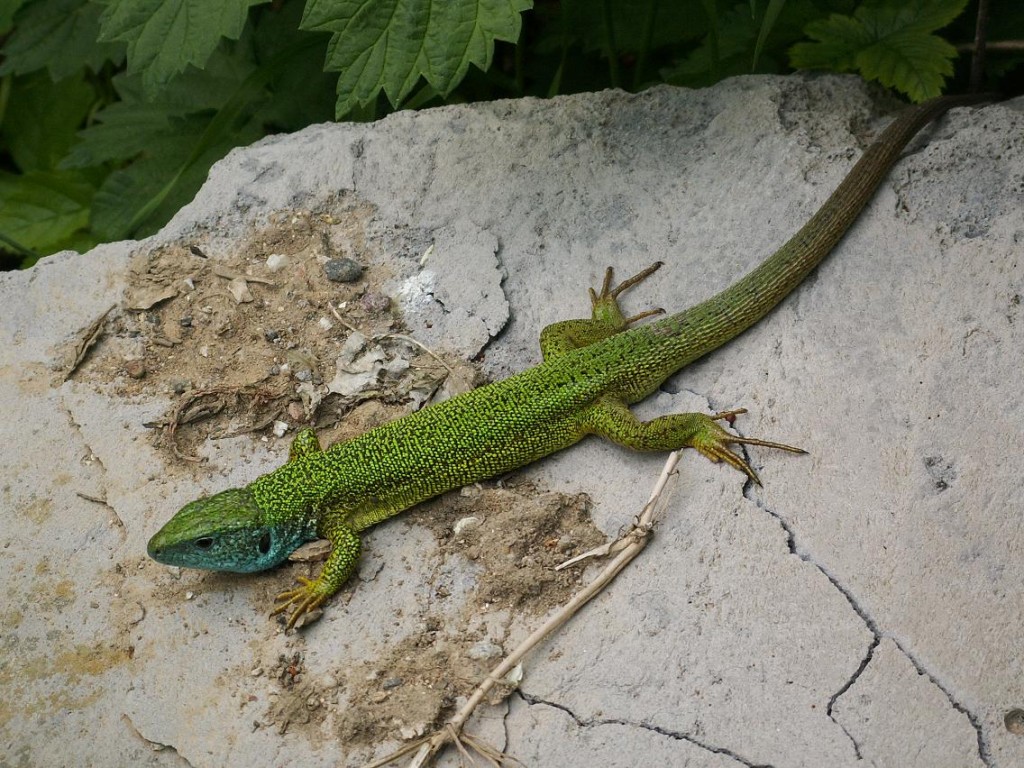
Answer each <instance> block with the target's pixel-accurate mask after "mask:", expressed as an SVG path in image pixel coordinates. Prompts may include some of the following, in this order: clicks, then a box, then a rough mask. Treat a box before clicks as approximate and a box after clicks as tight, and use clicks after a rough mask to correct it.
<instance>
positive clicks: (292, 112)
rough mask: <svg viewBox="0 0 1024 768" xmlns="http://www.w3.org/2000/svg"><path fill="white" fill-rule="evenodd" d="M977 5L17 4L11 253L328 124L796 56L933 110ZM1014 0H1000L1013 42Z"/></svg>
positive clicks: (152, 210) (8, 226) (6, 202)
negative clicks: (277, 139)
mask: <svg viewBox="0 0 1024 768" xmlns="http://www.w3.org/2000/svg"><path fill="white" fill-rule="evenodd" d="M967 2H968V0H862V1H861V2H856V1H855V0H731V1H730V0H536V1H535V2H534V0H274V2H267V0H0V252H3V253H5V254H7V256H8V259H9V261H10V263H12V264H21V265H28V264H31V263H32V262H34V261H35V259H36V258H38V257H39V256H40V255H42V254H46V253H52V252H54V251H56V250H60V249H64V248H74V249H78V250H82V249H86V248H88V247H90V246H91V245H93V244H95V243H97V242H100V241H103V240H115V239H121V238H125V237H133V236H136V237H137V236H143V235H146V234H149V233H152V232H155V231H156V230H157V229H158V228H159V227H160V226H162V225H163V224H164V223H166V222H167V220H168V219H169V218H170V217H171V216H172V215H173V214H174V212H175V211H176V210H178V208H180V207H181V205H183V204H184V203H186V202H188V200H190V199H191V198H192V196H193V195H194V194H195V192H196V191H197V190H198V188H199V187H200V186H201V184H202V183H203V180H204V179H205V178H206V174H207V173H208V171H209V168H210V166H211V165H212V164H213V163H214V162H215V161H216V160H217V159H219V158H221V157H223V156H224V155H225V154H226V153H227V152H228V151H229V150H230V149H231V148H232V147H236V146H241V145H245V144H248V143H250V142H252V141H254V140H256V139H258V138H260V137H262V136H265V135H267V134H269V133H274V132H278V131H295V130H298V129H300V128H302V127H303V126H306V125H309V124H311V123H314V122H319V121H324V120H330V119H350V120H351V119H360V120H367V119H374V118H375V117H379V116H381V115H383V114H386V113H387V112H389V111H391V110H394V109H400V108H414V107H421V106H429V105H434V104H442V103H451V102H458V101H472V100H479V99H493V98H499V97H516V96H524V95H534V96H542V97H544V96H551V95H555V94H558V93H568V92H575V91H582V90H591V89H599V88H606V87H609V86H611V87H621V88H627V89H630V90H639V89H642V88H645V87H648V86H650V85H652V84H655V83H660V82H668V83H675V84H679V85H687V86H703V85H708V84H711V83H713V82H716V81H717V80H720V79H721V78H723V77H727V76H730V75H737V74H748V73H751V72H755V73H756V72H767V73H780V72H789V71H792V69H793V68H805V69H825V70H830V71H835V72H847V71H852V72H858V73H859V74H861V75H862V76H864V77H865V78H867V79H873V80H877V81H879V82H881V83H882V84H884V85H886V86H889V87H892V88H894V89H895V90H897V91H901V92H902V93H904V94H906V95H907V96H909V97H910V98H911V99H913V100H922V99H925V98H928V97H929V96H932V95H935V94H937V93H938V92H939V91H940V89H941V88H942V87H943V84H944V83H945V82H946V80H947V78H949V77H950V76H951V75H953V74H955V68H954V64H955V63H956V62H957V51H956V49H955V48H954V47H953V46H952V45H951V44H950V42H948V41H947V40H946V39H944V37H943V36H942V35H949V34H952V32H951V30H955V33H956V34H958V35H959V36H960V37H959V39H960V40H964V39H969V38H970V34H971V29H970V27H969V25H967V24H966V23H965V22H964V19H965V17H966V15H967V14H965V7H966V5H967ZM1014 2H1016V0H993V3H994V5H993V8H994V10H993V16H994V18H995V17H997V16H999V14H1002V17H1001V18H1003V19H1004V20H1005V23H1004V24H1002V25H1001V28H1002V30H1003V34H1004V36H1013V35H1016V36H1018V37H1019V36H1020V35H1021V34H1024V13H1021V12H1020V11H1019V8H1018V9H1015V8H1014V7H1013V3H1014ZM951 23H952V24H953V26H952V27H950V26H949V25H950V24H951ZM1022 63H1024V56H1022V55H1020V54H1017V55H1016V56H1014V55H1008V56H1005V57H1003V58H1002V59H1000V60H999V61H998V63H997V64H996V65H995V66H994V70H995V71H998V72H999V73H1000V75H1001V76H1004V77H1005V76H1007V74H1008V73H1010V74H1012V73H1013V72H1014V71H1016V70H1019V69H1020V68H1021V64H1022Z"/></svg>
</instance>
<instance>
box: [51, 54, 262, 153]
mask: <svg viewBox="0 0 1024 768" xmlns="http://www.w3.org/2000/svg"><path fill="white" fill-rule="evenodd" d="M255 69H256V67H255V65H254V64H253V63H252V60H251V57H250V56H249V54H248V52H247V51H245V50H234V49H232V50H224V49H223V47H222V48H219V49H218V50H217V51H215V52H214V54H213V55H212V56H211V57H210V60H209V61H208V62H207V67H206V69H202V70H199V69H195V68H194V67H190V68H189V70H188V71H187V72H185V73H184V74H183V75H180V76H179V77H176V78H174V80H173V81H172V82H171V83H170V84H169V85H168V86H167V87H166V88H165V89H164V90H163V91H162V92H161V94H160V98H159V100H157V101H155V102H153V101H149V100H147V99H146V96H145V93H144V91H143V88H142V83H141V78H139V77H137V76H136V77H132V76H128V75H124V74H121V75H118V76H116V77H115V78H114V87H115V88H116V89H117V92H118V95H119V96H120V97H121V101H116V102H114V103H113V104H111V105H109V106H107V107H105V108H103V109H102V110H100V111H99V112H97V113H96V119H95V122H94V123H93V124H92V125H90V126H89V127H88V128H86V129H85V130H83V131H81V133H79V136H80V138H81V141H79V143H78V144H76V145H75V146H74V147H72V149H71V152H70V153H69V154H68V156H67V157H65V158H64V160H63V161H62V163H61V166H62V167H64V168H84V167H88V166H93V165H98V164H100V163H105V162H109V161H112V160H130V159H132V158H134V157H135V156H137V155H138V154H140V153H141V152H147V151H148V152H150V153H153V154H161V153H163V152H164V151H165V144H167V142H168V141H170V142H172V145H173V147H175V148H176V147H178V146H179V145H178V143H177V140H178V138H179V137H180V136H192V137H193V138H194V139H195V140H197V141H198V138H199V136H200V135H201V134H202V131H203V129H204V127H205V126H206V125H208V124H209V121H210V116H211V115H212V113H213V112H215V111H216V110H217V109H219V108H221V107H222V106H223V105H224V104H226V103H227V102H228V101H230V100H231V98H232V96H234V94H235V93H236V92H237V91H238V89H239V87H240V84H241V83H244V82H245V80H246V78H248V77H250V76H251V75H252V73H253V72H254V71H255ZM200 113H206V114H205V116H204V117H203V118H202V119H201V120H199V121H198V122H194V121H193V118H194V117H195V116H196V115H198V114H200ZM186 155H187V153H186ZM180 159H181V160H184V158H180Z"/></svg>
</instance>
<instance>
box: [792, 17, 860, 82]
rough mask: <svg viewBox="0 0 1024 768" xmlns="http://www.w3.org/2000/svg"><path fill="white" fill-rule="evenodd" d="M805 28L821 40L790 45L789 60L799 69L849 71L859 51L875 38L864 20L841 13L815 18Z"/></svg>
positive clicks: (816, 38)
mask: <svg viewBox="0 0 1024 768" xmlns="http://www.w3.org/2000/svg"><path fill="white" fill-rule="evenodd" d="M805 32H806V33H807V36H808V37H810V38H811V39H813V40H817V41H818V42H816V43H797V44H796V45H794V46H793V47H792V48H790V51H789V58H790V62H791V63H792V64H793V66H794V67H797V68H798V69H829V70H832V71H834V72H849V71H850V70H852V69H853V68H854V67H855V66H856V65H857V54H858V53H860V52H861V51H863V50H864V49H865V48H867V47H868V46H869V45H871V44H872V43H873V42H874V38H873V37H872V35H871V34H870V33H869V32H868V30H867V29H866V28H865V27H864V24H863V22H861V21H860V20H859V19H855V18H853V17H851V16H841V15H839V14H838V13H833V14H832V15H831V16H829V17H828V18H827V19H820V20H818V21H812V22H811V23H810V24H808V25H807V27H806V28H805Z"/></svg>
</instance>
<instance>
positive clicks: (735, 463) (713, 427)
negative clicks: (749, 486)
mask: <svg viewBox="0 0 1024 768" xmlns="http://www.w3.org/2000/svg"><path fill="white" fill-rule="evenodd" d="M746 412H747V409H746V408H734V409H733V410H731V411H721V412H720V413H716V414H715V415H714V416H708V417H707V421H706V422H705V423H704V424H703V428H702V429H701V430H700V432H699V433H698V434H697V435H695V436H694V437H693V439H692V442H691V446H692V447H693V448H696V449H697V451H698V452H699V453H700V454H701V455H702V456H705V457H707V458H708V459H710V460H711V461H714V462H719V461H724V462H725V463H726V464H728V465H729V466H731V467H734V468H735V469H738V470H739V471H740V472H742V473H744V474H745V475H746V476H747V477H749V478H750V479H751V480H753V481H754V482H755V483H757V484H758V485H761V478H759V477H758V476H757V472H755V471H754V468H753V467H751V466H750V464H749V463H748V462H747V460H746V459H744V458H743V457H742V456H740V455H739V454H737V453H734V452H733V451H731V450H729V446H730V445H736V444H739V445H762V446H764V447H766V448H778V449H779V450H782V451H789V452H790V453H807V451H805V450H804V449H803V448H795V447H794V446H792V445H786V444H785V443H774V442H772V441H770V440H758V439H757V438H756V437H741V436H739V435H734V434H732V433H731V432H726V431H725V428H724V427H722V426H721V425H719V424H717V423H716V422H718V421H727V422H728V423H729V424H730V426H731V425H732V423H733V422H734V421H735V420H736V417H737V416H739V415H740V414H741V413H746Z"/></svg>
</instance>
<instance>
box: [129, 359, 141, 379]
mask: <svg viewBox="0 0 1024 768" xmlns="http://www.w3.org/2000/svg"><path fill="white" fill-rule="evenodd" d="M124 370H125V372H126V373H127V374H128V375H129V376H131V377H132V378H133V379H144V378H145V377H146V364H145V363H143V362H142V361H141V360H129V361H128V362H126V363H125V364H124Z"/></svg>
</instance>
